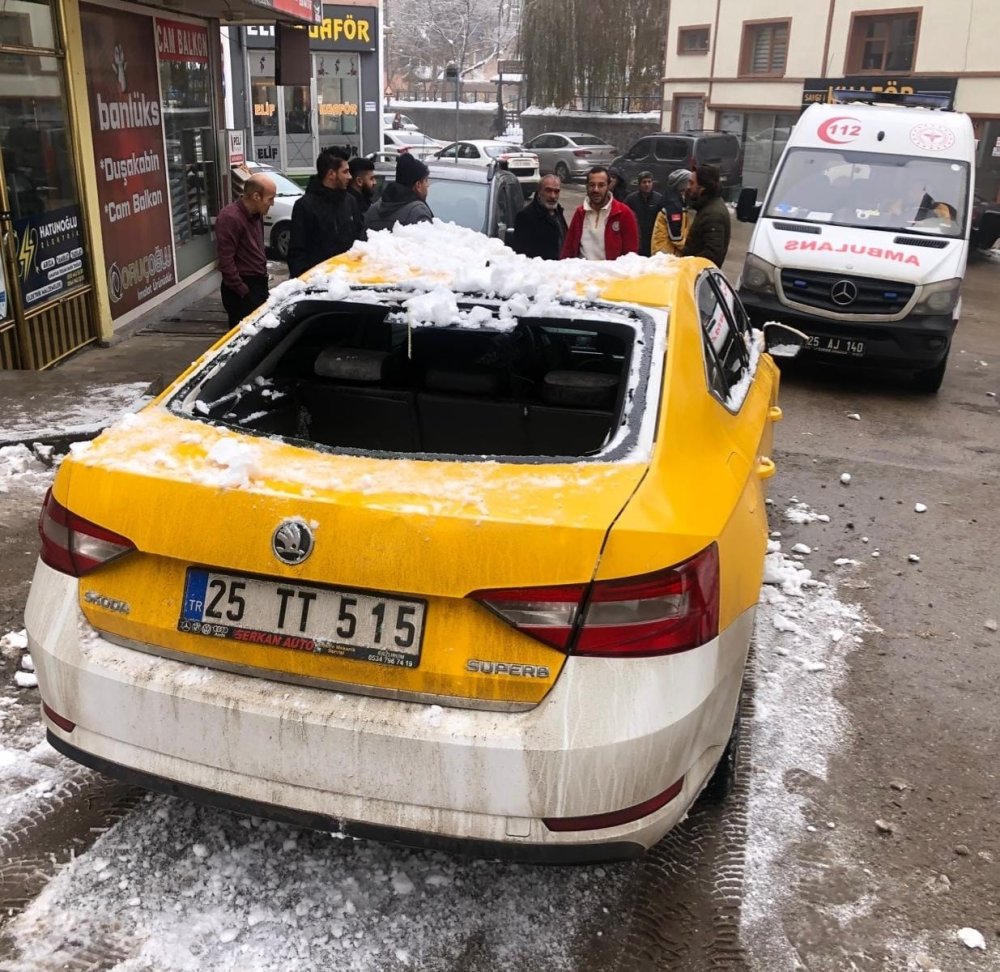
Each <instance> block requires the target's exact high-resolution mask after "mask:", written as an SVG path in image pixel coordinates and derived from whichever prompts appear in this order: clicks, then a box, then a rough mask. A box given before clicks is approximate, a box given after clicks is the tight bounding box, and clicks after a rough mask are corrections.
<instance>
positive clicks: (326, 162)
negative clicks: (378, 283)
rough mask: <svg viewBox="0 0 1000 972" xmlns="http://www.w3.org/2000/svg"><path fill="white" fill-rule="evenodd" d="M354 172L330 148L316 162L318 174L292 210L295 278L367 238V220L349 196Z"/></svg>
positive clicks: (290, 265)
mask: <svg viewBox="0 0 1000 972" xmlns="http://www.w3.org/2000/svg"><path fill="white" fill-rule="evenodd" d="M350 178H351V171H350V169H349V168H348V167H347V159H346V158H345V157H344V155H343V153H341V152H340V151H334V150H330V149H327V150H325V151H323V152H320V154H319V158H318V159H316V175H314V176H313V177H312V178H311V179H310V180H309V185H308V186H307V187H306V191H305V195H303V196H302V198H301V199H298V200H297V201H296V203H295V205H294V206H293V207H292V233H291V238H290V239H289V242H288V272H289V274H290V275H291V276H293V277H298V276H301V275H302V274H303V273H305V272H306V271H307V270H309V269H311V268H312V267H314V266H316V264H317V263H322V262H323V261H324V260H328V259H329V258H330V257H333V256H336V255H337V254H338V253H345V252H346V251H347V250H349V249H350V248H351V247H352V246H354V243H355V241H356V240H363V239H364V238H365V226H364V221H363V220H362V218H361V212H360V211H359V210H358V205H357V203H356V202H355V201H354V199H353V198H352V197H351V196H349V195H348V194H347V183H348V182H349V181H350Z"/></svg>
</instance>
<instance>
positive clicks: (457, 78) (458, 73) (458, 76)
mask: <svg viewBox="0 0 1000 972" xmlns="http://www.w3.org/2000/svg"><path fill="white" fill-rule="evenodd" d="M461 79H462V72H461V69H457V70H456V71H455V165H458V110H459V103H458V89H459V85H460V84H461V83H462V80H461Z"/></svg>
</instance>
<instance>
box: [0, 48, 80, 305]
mask: <svg viewBox="0 0 1000 972" xmlns="http://www.w3.org/2000/svg"><path fill="white" fill-rule="evenodd" d="M29 63H30V64H31V66H32V68H31V69H29V67H28V64H29ZM0 158H2V164H0V175H2V177H3V180H4V184H5V186H6V189H7V197H8V199H9V202H10V210H11V213H12V216H13V225H14V234H15V247H16V250H17V255H18V261H19V265H20V266H21V268H22V278H21V283H22V285H23V287H22V298H23V300H24V304H25V307H26V308H27V309H29V310H30V309H31V308H32V307H34V306H37V305H40V304H43V303H45V302H47V301H49V300H51V299H52V298H54V297H56V296H57V295H62V294H64V293H66V292H67V291H68V290H72V289H74V288H75V287H77V286H80V285H83V284H85V283H86V279H85V275H86V269H85V262H84V260H83V242H82V226H81V223H80V206H79V196H78V194H77V188H76V176H75V172H74V165H73V151H72V142H71V138H70V131H69V119H68V117H67V102H66V93H65V90H64V88H63V82H62V74H61V72H60V70H59V61H58V60H57V59H56V58H54V57H45V56H34V55H26V54H14V53H5V54H4V56H3V61H2V62H0Z"/></svg>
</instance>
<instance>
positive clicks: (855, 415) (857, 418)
mask: <svg viewBox="0 0 1000 972" xmlns="http://www.w3.org/2000/svg"><path fill="white" fill-rule="evenodd" d="M847 417H848V418H849V419H854V421H855V422H860V421H861V416H860V415H858V413H857V412H848V413H847Z"/></svg>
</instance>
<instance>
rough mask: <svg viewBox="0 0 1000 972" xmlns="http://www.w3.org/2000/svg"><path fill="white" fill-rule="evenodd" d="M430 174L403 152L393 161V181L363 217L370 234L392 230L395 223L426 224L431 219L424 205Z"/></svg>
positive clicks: (431, 214)
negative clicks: (394, 163)
mask: <svg viewBox="0 0 1000 972" xmlns="http://www.w3.org/2000/svg"><path fill="white" fill-rule="evenodd" d="M430 182H431V177H430V171H429V170H428V168H427V166H426V165H424V163H423V162H421V161H420V159H417V158H414V157H413V156H412V155H410V154H409V152H404V153H403V154H402V155H400V157H399V158H398V159H397V161H396V181H395V182H390V183H389V184H388V185H387V186H386V187H385V190H384V191H383V193H382V198H381V199H379V201H378V202H377V203H375V204H374V205H373V206H372V207H371V209H369V210H368V212H367V213H365V226H366V228H367V229H368V230H369V231H373V230H384V229H392V227H393V226H395V225H396V223H401V224H402V225H403V226H408V225H409V224H410V223H426V222H430V221H431V220H432V219H433V218H434V214H433V213H432V212H431V208H430V206H428V205H427V189H428V188H429V186H430Z"/></svg>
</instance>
